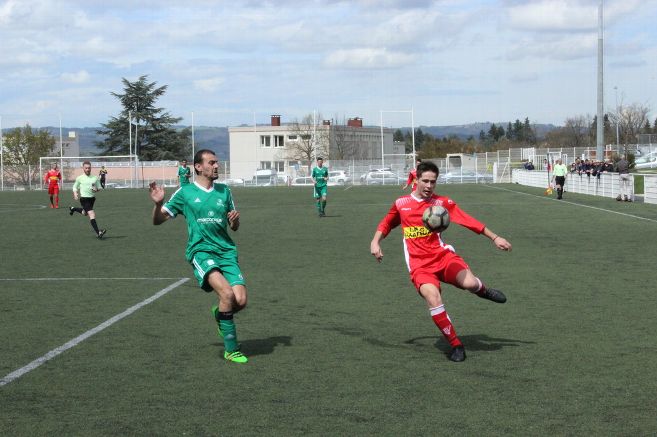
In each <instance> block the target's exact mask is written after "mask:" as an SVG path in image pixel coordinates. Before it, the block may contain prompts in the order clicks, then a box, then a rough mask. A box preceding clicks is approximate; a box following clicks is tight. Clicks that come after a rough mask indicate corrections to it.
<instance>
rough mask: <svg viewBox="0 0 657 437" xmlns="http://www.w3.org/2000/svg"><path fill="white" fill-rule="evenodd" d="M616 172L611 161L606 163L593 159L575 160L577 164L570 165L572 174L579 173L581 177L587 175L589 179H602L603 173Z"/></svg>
mask: <svg viewBox="0 0 657 437" xmlns="http://www.w3.org/2000/svg"><path fill="white" fill-rule="evenodd" d="M613 171H614V164H613V163H612V162H611V159H608V160H606V161H594V160H592V159H580V158H577V159H575V162H573V163H572V164H570V173H577V174H578V175H579V176H580V177H581V176H584V175H586V176H587V177H589V178H590V177H591V176H593V177H597V178H598V179H600V175H601V174H602V173H611V172H613Z"/></svg>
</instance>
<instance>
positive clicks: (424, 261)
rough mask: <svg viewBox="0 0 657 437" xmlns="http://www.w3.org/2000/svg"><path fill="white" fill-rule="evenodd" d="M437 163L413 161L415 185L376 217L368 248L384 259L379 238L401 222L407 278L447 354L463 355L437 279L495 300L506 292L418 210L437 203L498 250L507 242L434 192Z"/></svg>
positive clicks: (457, 358) (452, 218)
mask: <svg viewBox="0 0 657 437" xmlns="http://www.w3.org/2000/svg"><path fill="white" fill-rule="evenodd" d="M437 178H438V167H437V166H436V165H435V164H434V163H432V162H428V161H425V162H422V163H421V164H420V165H418V167H417V188H416V189H415V190H414V191H413V192H412V193H411V194H409V195H406V196H401V197H399V198H398V199H397V200H395V203H393V205H392V207H391V208H390V210H389V211H388V214H386V216H385V217H384V218H383V220H381V222H380V223H379V225H378V227H377V229H376V232H375V233H374V237H373V238H372V242H371V243H370V252H371V253H372V255H374V257H376V259H377V260H378V261H379V262H380V261H381V260H382V259H383V252H382V251H381V245H380V243H381V240H383V239H384V238H385V237H386V236H387V235H388V234H389V233H390V231H391V230H392V229H393V228H395V227H397V226H399V225H401V226H402V229H403V232H404V240H403V242H404V254H405V257H406V263H407V264H408V269H409V271H410V276H411V281H412V282H413V284H414V285H415V287H416V288H417V290H418V293H419V294H420V295H421V296H422V297H423V298H424V300H425V301H426V302H427V305H428V306H429V312H430V314H431V318H432V319H433V321H434V323H435V324H436V326H438V329H440V332H442V334H443V336H444V337H445V339H446V340H447V341H448V342H449V344H450V346H451V347H452V350H451V352H450V354H449V359H450V360H452V361H463V360H465V348H464V347H463V344H462V343H461V340H459V338H458V337H457V335H456V331H455V330H454V326H453V325H452V322H451V320H450V318H449V316H448V315H447V312H446V311H445V306H444V305H443V301H442V298H441V294H440V293H441V291H440V283H441V282H446V283H448V284H452V285H454V286H455V287H458V288H460V289H462V290H468V291H470V292H471V293H474V294H476V295H477V296H479V297H481V298H484V299H488V300H492V301H493V302H497V303H504V302H506V296H504V294H503V293H502V292H501V291H499V290H495V289H494V288H488V287H486V286H485V285H484V284H483V283H482V282H481V280H479V278H477V277H476V276H475V275H474V274H473V273H472V271H471V270H470V267H469V266H468V264H466V262H465V261H464V260H463V258H461V257H460V256H459V255H457V254H456V252H455V251H454V248H453V247H452V246H451V245H449V244H446V243H445V242H444V241H443V239H442V237H441V235H440V234H438V233H435V232H431V231H429V229H427V228H426V227H425V226H424V223H423V222H422V213H423V212H424V210H425V209H426V208H428V207H429V206H431V205H441V206H443V207H444V208H446V209H447V211H449V215H450V221H451V222H452V223H457V224H459V225H461V226H463V227H466V228H468V229H470V230H471V231H473V232H475V233H477V234H483V235H485V236H486V237H488V238H490V239H491V241H492V242H493V244H495V246H497V248H498V249H500V250H506V251H510V250H511V243H509V242H508V241H507V240H505V239H504V238H502V237H501V236H499V235H497V234H496V233H494V232H493V231H491V230H490V229H488V228H487V227H486V226H485V225H484V224H483V223H481V222H479V221H477V220H476V219H475V218H473V217H471V216H469V215H468V214H466V213H465V212H464V211H463V210H462V209H461V208H459V207H458V205H457V204H456V203H455V202H454V201H453V200H452V199H450V198H449V197H445V196H438V195H436V194H434V189H435V188H436V180H437Z"/></svg>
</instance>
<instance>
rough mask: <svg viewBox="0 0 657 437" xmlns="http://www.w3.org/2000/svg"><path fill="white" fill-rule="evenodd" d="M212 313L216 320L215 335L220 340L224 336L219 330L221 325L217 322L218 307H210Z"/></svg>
mask: <svg viewBox="0 0 657 437" xmlns="http://www.w3.org/2000/svg"><path fill="white" fill-rule="evenodd" d="M212 315H213V316H214V320H215V321H216V322H217V335H218V336H219V339H220V340H221V339H222V338H224V333H223V332H221V325H220V324H219V307H218V306H216V305H214V306H213V307H212Z"/></svg>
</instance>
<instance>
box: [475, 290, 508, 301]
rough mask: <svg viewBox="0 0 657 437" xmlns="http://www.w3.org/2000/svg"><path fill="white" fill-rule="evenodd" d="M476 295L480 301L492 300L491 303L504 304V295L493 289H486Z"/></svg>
mask: <svg viewBox="0 0 657 437" xmlns="http://www.w3.org/2000/svg"><path fill="white" fill-rule="evenodd" d="M476 294H477V296H479V297H480V298H482V299H488V300H492V301H493V302H497V303H504V302H506V296H505V295H504V293H502V292H501V291H500V290H496V289H494V288H486V289H485V290H484V291H483V292H481V293H476Z"/></svg>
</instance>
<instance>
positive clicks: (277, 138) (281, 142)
mask: <svg viewBox="0 0 657 437" xmlns="http://www.w3.org/2000/svg"><path fill="white" fill-rule="evenodd" d="M274 147H285V137H284V136H283V135H274Z"/></svg>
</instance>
